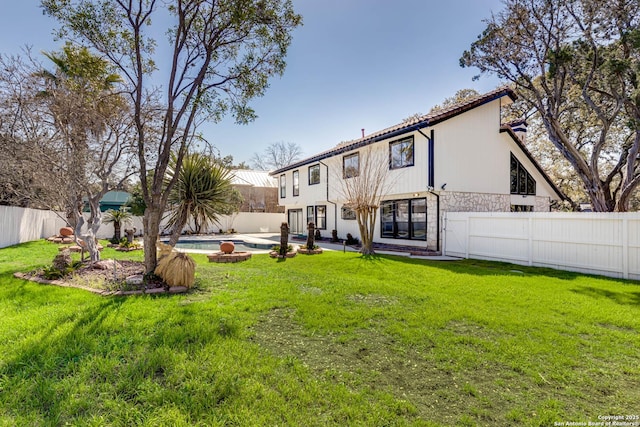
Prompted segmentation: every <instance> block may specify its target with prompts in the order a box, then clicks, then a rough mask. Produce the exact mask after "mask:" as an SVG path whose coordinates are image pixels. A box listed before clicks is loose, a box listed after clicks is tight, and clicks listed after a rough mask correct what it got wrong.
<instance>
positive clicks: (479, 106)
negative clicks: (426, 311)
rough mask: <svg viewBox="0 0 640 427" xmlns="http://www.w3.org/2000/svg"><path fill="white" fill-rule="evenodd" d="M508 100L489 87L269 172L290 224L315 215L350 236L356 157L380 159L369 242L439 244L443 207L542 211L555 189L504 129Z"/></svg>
mask: <svg viewBox="0 0 640 427" xmlns="http://www.w3.org/2000/svg"><path fill="white" fill-rule="evenodd" d="M514 99H515V94H514V93H513V92H512V91H511V90H510V89H508V88H501V89H496V90H494V91H492V92H489V93H487V94H485V95H482V96H479V97H477V98H475V99H472V100H469V101H466V102H464V103H462V104H458V105H456V106H454V107H452V108H449V109H446V110H444V111H439V112H437V113H432V114H428V115H425V116H422V117H419V118H415V119H413V120H410V121H406V122H404V123H401V124H398V125H395V126H392V127H390V128H387V129H384V130H381V131H379V132H375V133H373V134H370V135H367V136H365V137H363V138H360V139H358V140H354V141H349V142H347V143H341V144H339V145H338V146H336V147H334V148H332V149H330V150H327V151H325V152H323V153H319V154H317V155H315V156H312V157H309V158H307V159H305V160H302V161H300V162H297V163H295V164H292V165H289V166H287V167H285V168H282V169H279V170H276V171H273V172H271V174H272V175H273V176H274V177H276V178H277V179H278V200H279V203H280V205H282V206H284V207H285V212H286V215H287V220H288V222H289V227H290V231H291V233H293V234H304V233H305V232H306V231H305V230H306V224H307V223H308V222H310V221H313V222H314V223H315V224H316V227H317V228H318V229H320V231H321V234H322V235H323V236H326V237H328V236H331V232H332V230H337V232H338V236H339V237H340V238H344V237H345V236H346V234H347V233H351V234H352V235H353V236H358V235H359V231H358V226H357V222H356V220H355V215H354V212H353V211H352V210H351V209H349V207H348V205H347V201H346V200H345V197H344V196H343V191H342V190H341V189H342V183H341V180H348V179H351V177H352V176H355V175H358V174H363V173H366V171H365V170H360V165H361V164H362V163H363V162H362V160H363V158H362V156H365V155H369V154H368V153H370V152H372V153H378V154H379V155H382V156H385V158H387V159H388V167H389V174H388V182H386V185H387V189H386V191H385V195H384V197H383V198H382V202H381V204H380V208H379V210H378V220H377V224H376V229H375V234H374V236H375V238H374V241H375V242H378V243H386V244H395V245H403V246H414V247H421V248H427V249H430V250H434V251H439V250H440V245H441V236H442V230H443V226H444V224H442V216H443V213H444V212H447V211H450V212H461V211H478V212H509V211H549V210H550V206H551V203H552V201H553V200H559V199H561V198H563V196H562V194H561V193H560V191H559V190H558V189H557V187H555V185H554V184H553V183H552V182H551V181H550V179H549V178H548V176H546V174H545V173H544V172H543V171H542V169H541V168H540V166H539V165H538V164H537V163H536V161H535V160H534V159H533V158H532V157H531V155H530V153H529V152H528V151H527V150H526V148H525V147H524V144H523V141H522V140H521V135H522V134H524V132H522V130H523V129H522V128H517V127H515V126H503V125H502V124H501V117H500V113H501V109H502V107H503V106H505V105H507V104H508V103H511V102H512V101H513V100H514Z"/></svg>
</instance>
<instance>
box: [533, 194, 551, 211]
mask: <svg viewBox="0 0 640 427" xmlns="http://www.w3.org/2000/svg"><path fill="white" fill-rule="evenodd" d="M550 210H551V201H550V200H549V198H548V197H540V196H537V197H536V204H535V206H534V207H533V211H534V212H549V211H550Z"/></svg>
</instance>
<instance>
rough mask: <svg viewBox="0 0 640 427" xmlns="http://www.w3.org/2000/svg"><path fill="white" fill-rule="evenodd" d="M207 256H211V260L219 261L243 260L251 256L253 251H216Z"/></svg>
mask: <svg viewBox="0 0 640 427" xmlns="http://www.w3.org/2000/svg"><path fill="white" fill-rule="evenodd" d="M207 258H209V262H217V263H231V262H242V261H246V260H248V259H250V258H251V252H232V253H230V254H227V253H224V252H216V253H213V254H209V255H207Z"/></svg>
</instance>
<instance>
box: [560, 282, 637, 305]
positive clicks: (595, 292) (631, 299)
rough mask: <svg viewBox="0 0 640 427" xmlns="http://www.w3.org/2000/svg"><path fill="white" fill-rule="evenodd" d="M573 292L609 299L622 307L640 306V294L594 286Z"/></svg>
mask: <svg viewBox="0 0 640 427" xmlns="http://www.w3.org/2000/svg"><path fill="white" fill-rule="evenodd" d="M571 292H574V293H576V294H580V295H586V296H589V297H592V298H607V299H610V300H612V301H614V302H615V303H617V304H621V305H640V292H614V291H609V290H607V289H600V288H594V287H593V286H580V287H578V288H577V289H572V290H571Z"/></svg>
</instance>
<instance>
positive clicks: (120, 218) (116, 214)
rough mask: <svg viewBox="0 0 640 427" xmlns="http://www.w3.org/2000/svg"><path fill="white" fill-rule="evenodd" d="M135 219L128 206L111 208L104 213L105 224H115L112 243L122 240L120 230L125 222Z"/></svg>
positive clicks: (103, 220)
mask: <svg viewBox="0 0 640 427" xmlns="http://www.w3.org/2000/svg"><path fill="white" fill-rule="evenodd" d="M132 219H133V215H132V214H131V212H129V211H128V210H127V209H126V208H125V209H118V210H113V209H109V210H108V211H106V212H105V213H104V216H103V217H102V222H103V223H105V224H113V239H112V243H118V242H120V238H121V236H122V234H121V232H120V230H121V227H122V226H123V225H125V224H129V223H130V222H131V220H132Z"/></svg>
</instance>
